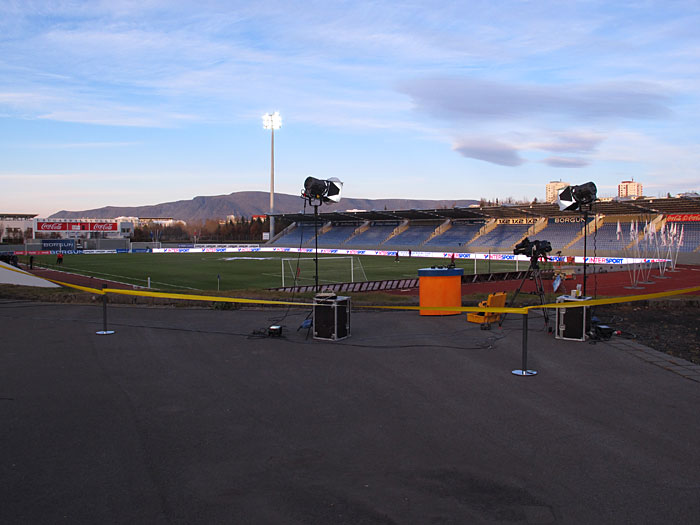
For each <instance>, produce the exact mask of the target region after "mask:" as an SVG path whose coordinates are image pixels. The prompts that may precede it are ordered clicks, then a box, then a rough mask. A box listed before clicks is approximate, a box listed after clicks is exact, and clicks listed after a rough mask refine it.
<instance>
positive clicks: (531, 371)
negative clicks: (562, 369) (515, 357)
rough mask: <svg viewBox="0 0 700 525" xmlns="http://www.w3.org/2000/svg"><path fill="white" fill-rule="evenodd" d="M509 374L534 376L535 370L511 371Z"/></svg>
mask: <svg viewBox="0 0 700 525" xmlns="http://www.w3.org/2000/svg"><path fill="white" fill-rule="evenodd" d="M511 373H512V374H515V375H516V376H536V375H537V370H513V371H512V372H511Z"/></svg>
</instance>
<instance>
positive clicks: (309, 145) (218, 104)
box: [0, 0, 700, 216]
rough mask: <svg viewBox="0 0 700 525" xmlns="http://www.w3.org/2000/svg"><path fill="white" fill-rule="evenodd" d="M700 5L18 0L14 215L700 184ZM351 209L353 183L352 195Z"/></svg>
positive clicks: (9, 149) (9, 170)
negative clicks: (234, 197) (318, 196)
mask: <svg viewBox="0 0 700 525" xmlns="http://www.w3.org/2000/svg"><path fill="white" fill-rule="evenodd" d="M698 27H700V2H698V1H697V0H692V1H674V0H662V1H658V2H657V1H644V0H635V1H630V2H626V1H615V0H605V1H596V0H591V1H567V0H557V1H547V0H536V1H525V0H522V1H516V0H509V1H505V0H504V1H498V0H484V1H482V0H461V1H457V2H453V1H449V0H444V1H442V2H434V1H427V0H426V1H423V0H414V1H395V2H391V1H385V2H382V1H365V0H351V1H347V2H346V1H334V0H323V1H316V0H305V1H303V2H297V1H293V0H284V1H279V2H278V1H274V0H271V1H267V0H261V1H260V2H250V1H245V2H239V1H236V0H221V1H218V0H197V1H185V0H182V1H179V0H138V1H136V0H104V1H101V0H90V1H78V0H51V1H32V0H2V1H0V213H37V214H39V215H40V216H46V215H49V214H51V213H54V212H56V211H58V210H62V209H67V210H85V209H92V208H98V207H102V206H138V205H147V204H157V203H161V202H170V201H176V200H187V199H191V198H193V197H195V196H198V195H222V194H228V193H231V192H235V191H245V190H259V191H266V192H268V191H269V190H270V156H271V138H272V137H271V133H270V131H269V130H265V129H263V126H262V118H261V117H262V115H263V114H264V113H268V112H274V111H278V112H279V113H280V114H281V116H282V127H281V129H279V130H277V131H276V132H275V135H274V139H275V141H274V152H275V191H276V192H278V193H287V194H293V195H295V194H300V192H301V189H302V187H303V181H304V180H305V178H306V177H307V176H313V177H316V178H319V179H327V178H330V177H337V178H339V179H340V180H342V181H343V183H344V188H343V195H344V196H347V197H356V198H420V199H480V198H485V199H491V200H493V199H495V198H499V199H500V200H503V199H506V198H508V197H510V198H513V199H516V200H523V199H527V200H532V199H534V198H537V199H538V200H540V201H542V200H544V196H545V185H546V183H547V182H550V181H559V180H562V181H565V182H568V183H570V184H582V183H584V182H588V181H593V182H595V183H596V185H597V186H598V196H599V197H612V196H615V195H616V191H617V184H618V183H619V182H621V181H623V180H632V179H633V180H635V181H637V182H640V183H642V184H643V187H644V193H645V195H647V196H650V197H658V196H666V195H667V194H668V193H671V194H672V195H675V194H677V193H681V192H688V191H700V127H699V126H698V122H700V31H698V29H697V28H698ZM339 206H340V207H341V208H342V201H341V204H340V205H339Z"/></svg>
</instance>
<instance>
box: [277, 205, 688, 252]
mask: <svg viewBox="0 0 700 525" xmlns="http://www.w3.org/2000/svg"><path fill="white" fill-rule="evenodd" d="M277 217H279V218H280V219H282V220H286V221H287V222H288V223H291V224H290V226H289V227H288V228H286V229H285V230H283V231H282V232H280V233H279V234H278V235H277V236H276V237H275V238H274V239H273V240H272V241H271V244H274V245H276V246H290V247H294V246H298V245H299V243H300V242H303V245H305V246H313V244H314V229H313V216H311V215H304V214H299V213H297V214H281V215H277ZM319 217H320V219H321V220H322V221H323V227H320V226H319V237H318V242H319V246H323V247H337V248H341V247H342V248H354V249H384V250H397V249H401V250H425V251H443V250H451V251H461V252H475V253H480V252H487V251H488V252H491V253H499V252H500V253H512V250H513V246H514V245H515V244H517V243H518V242H520V241H521V240H522V239H523V238H525V237H529V238H530V239H545V240H548V241H549V242H550V243H551V244H552V250H553V252H554V253H556V252H562V254H563V255H567V256H574V255H583V248H584V242H585V243H586V247H587V250H588V255H593V253H594V252H595V254H596V255H600V256H621V255H624V253H625V251H626V250H629V249H631V248H633V247H635V246H637V244H636V242H639V241H642V242H647V244H648V243H650V242H651V241H644V232H643V228H644V225H645V224H649V225H650V226H649V227H648V229H649V230H653V232H654V235H656V238H657V239H658V240H655V241H654V242H655V243H656V245H657V249H658V247H660V246H662V241H661V235H662V233H663V232H664V231H666V232H668V231H670V230H671V229H672V228H673V231H674V232H675V241H676V244H675V245H676V247H677V249H678V252H679V253H680V254H682V255H683V257H682V260H683V261H684V262H700V199H698V198H663V199H662V198H659V199H648V198H640V199H629V200H608V201H597V202H596V203H595V204H594V205H593V208H592V209H591V210H590V211H589V212H588V214H587V217H588V223H587V224H585V223H584V216H583V214H582V213H581V212H578V211H560V210H559V208H558V206H557V205H556V204H550V203H533V204H530V205H508V206H478V207H469V208H450V209H435V210H399V211H387V210H381V211H358V212H335V211H333V212H325V213H321V214H320V215H319ZM618 223H619V224H620V226H619V230H618ZM634 225H636V228H637V229H636V230H635V229H634ZM640 225H641V226H640ZM631 229H632V230H633V231H636V234H635V235H634V236H633V237H630V230H631ZM681 231H682V232H683V242H682V244H681V245H680V246H678V241H679V237H680V233H681ZM584 238H585V241H584ZM635 240H636V241H635ZM663 246H666V244H663Z"/></svg>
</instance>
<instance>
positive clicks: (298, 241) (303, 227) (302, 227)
mask: <svg viewBox="0 0 700 525" xmlns="http://www.w3.org/2000/svg"><path fill="white" fill-rule="evenodd" d="M315 235H316V230H315V229H314V225H313V224H304V223H299V224H297V226H296V228H294V229H292V230H291V231H290V232H288V233H286V234H285V235H282V236H280V237H279V238H278V239H276V240H275V241H274V242H272V243H271V244H274V245H276V246H292V247H294V246H300V245H301V246H304V245H306V243H308V242H309V241H311V240H313V238H314V236H315Z"/></svg>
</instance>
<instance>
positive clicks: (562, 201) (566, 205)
mask: <svg viewBox="0 0 700 525" xmlns="http://www.w3.org/2000/svg"><path fill="white" fill-rule="evenodd" d="M597 197H598V188H596V185H595V184H593V183H592V182H586V183H585V184H581V185H579V186H567V187H566V188H564V189H563V190H562V191H561V193H560V194H559V198H558V199H557V204H558V205H559V210H560V211H568V210H581V212H582V213H583V225H584V226H583V231H584V233H583V295H584V296H585V295H586V266H587V264H586V261H587V259H588V257H587V255H588V254H587V251H588V233H589V231H588V212H589V211H590V210H591V205H592V204H593V203H594V202H595V200H596V198H597Z"/></svg>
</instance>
